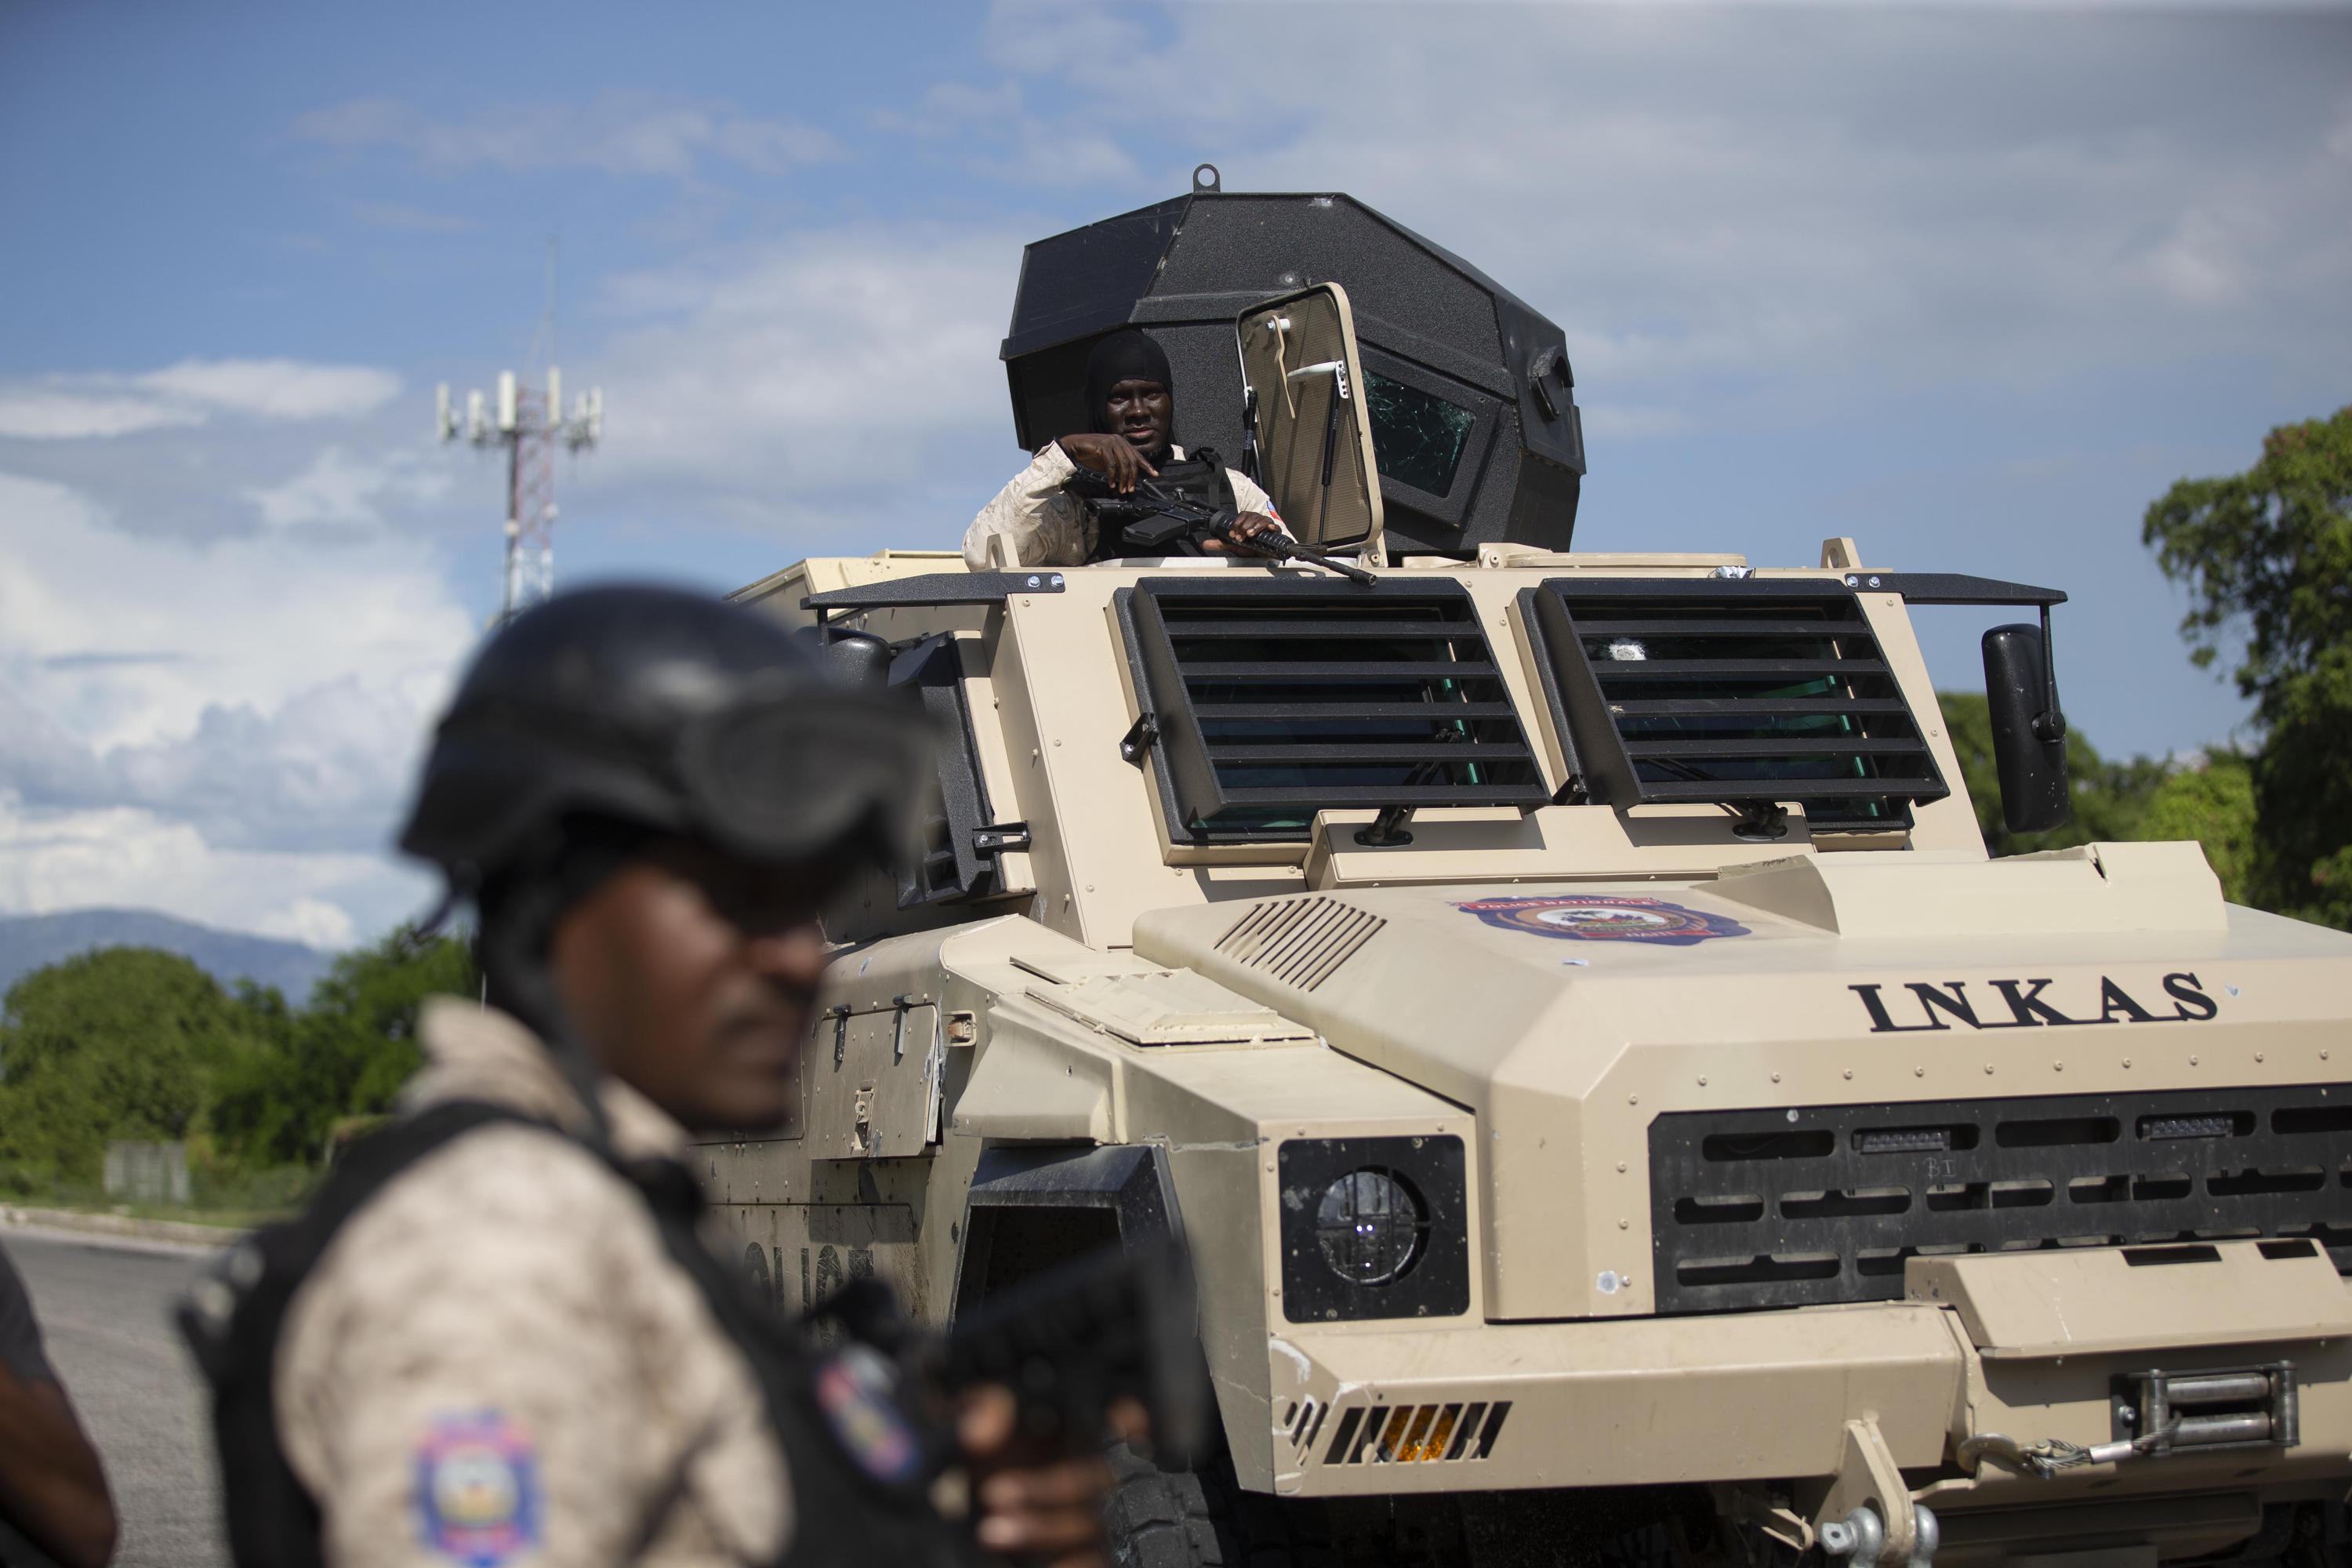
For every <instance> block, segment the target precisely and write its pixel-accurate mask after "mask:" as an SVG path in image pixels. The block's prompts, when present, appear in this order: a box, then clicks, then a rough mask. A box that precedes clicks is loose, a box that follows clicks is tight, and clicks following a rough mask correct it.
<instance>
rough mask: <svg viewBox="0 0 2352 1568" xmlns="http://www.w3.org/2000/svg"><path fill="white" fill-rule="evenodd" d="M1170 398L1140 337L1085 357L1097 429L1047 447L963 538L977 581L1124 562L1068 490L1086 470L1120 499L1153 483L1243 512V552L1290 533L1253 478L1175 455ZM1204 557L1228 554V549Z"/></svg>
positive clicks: (1111, 342) (1215, 543)
mask: <svg viewBox="0 0 2352 1568" xmlns="http://www.w3.org/2000/svg"><path fill="white" fill-rule="evenodd" d="M1174 388H1175V381H1174V378H1173V376H1172V375H1171V373H1170V371H1169V369H1168V354H1167V352H1166V351H1165V350H1163V349H1162V348H1160V345H1159V344H1158V343H1156V342H1152V341H1151V340H1150V338H1149V337H1147V336H1145V335H1144V334H1143V333H1141V332H1139V331H1136V330H1135V329H1134V328H1132V327H1126V328H1122V329H1120V330H1119V331H1116V332H1113V333H1111V334H1110V335H1109V336H1108V337H1107V338H1104V339H1103V340H1101V341H1100V342H1097V343H1096V344H1095V346H1094V349H1093V351H1092V352H1091V353H1088V354H1087V409H1088V410H1089V411H1090V412H1091V413H1092V414H1093V416H1094V421H1095V427H1094V428H1093V429H1092V430H1088V431H1083V432H1080V433H1079V434H1077V435H1074V436H1065V437H1062V438H1061V439H1060V440H1058V441H1049V442H1047V443H1046V444H1045V446H1044V447H1041V448H1039V449H1038V452H1037V456H1036V458H1035V460H1034V461H1033V462H1032V463H1030V465H1029V466H1028V467H1027V468H1024V469H1022V470H1021V472H1019V473H1017V474H1015V475H1013V481H1012V482H1011V483H1010V484H1008V485H1006V486H1005V487H1004V488H1003V489H1002V490H1000V491H998V492H997V495H996V499H995V500H992V501H990V502H989V503H988V504H987V505H986V506H984V507H982V508H981V510H980V515H979V516H978V517H975V518H973V519H972V521H971V528H969V529H967V530H966V531H964V536H963V558H964V563H965V564H966V565H968V566H970V567H971V569H972V570H973V571H975V572H987V571H992V570H995V569H998V568H1005V569H1009V568H1012V567H1014V566H1083V565H1085V564H1086V563H1088V562H1090V561H1107V560H1111V559H1113V558H1115V557H1117V556H1118V555H1119V554H1121V553H1122V550H1121V547H1120V542H1119V540H1118V537H1117V531H1116V530H1111V529H1105V528H1101V527H1099V526H1097V522H1096V520H1095V518H1094V516H1093V514H1092V513H1091V512H1090V511H1089V510H1088V509H1087V504H1086V502H1085V501H1083V500H1080V499H1079V498H1078V497H1076V496H1075V495H1073V494H1071V493H1070V491H1069V490H1068V489H1067V488H1066V487H1067V486H1068V484H1069V482H1070V479H1071V478H1072V476H1073V475H1075V474H1076V472H1077V470H1078V469H1079V468H1092V469H1093V470H1094V471H1095V472H1096V473H1097V474H1100V475H1102V476H1103V478H1104V479H1107V480H1108V481H1109V485H1110V489H1112V491H1113V492H1114V493H1116V494H1118V495H1129V494H1131V493H1133V491H1134V489H1135V487H1136V481H1137V479H1138V478H1139V476H1141V477H1149V478H1150V479H1153V480H1154V481H1155V482H1157V483H1158V484H1159V485H1160V486H1161V487H1163V488H1164V489H1168V490H1169V491H1171V493H1174V494H1176V495H1179V496H1181V497H1182V498H1183V499H1185V500H1190V501H1192V502H1195V503H1196V504H1199V505H1201V506H1203V507H1206V508H1208V509H1209V510H1212V511H1214V510H1218V509H1220V508H1229V509H1231V510H1235V511H1238V512H1240V513H1241V516H1240V518H1239V519H1238V520H1237V521H1236V522H1235V523H1234V539H1235V540H1236V541H1237V542H1241V543H1243V544H1246V543H1247V542H1249V541H1251V540H1253V539H1255V538H1258V537H1259V536H1261V535H1264V534H1284V533H1287V532H1288V530H1286V529H1285V528H1284V527H1283V526H1282V520H1281V518H1280V517H1278V516H1277V515H1276V513H1275V510H1274V501H1273V499H1272V498H1271V497H1269V496H1268V495H1267V494H1266V493H1265V490H1263V489H1259V488H1258V486H1257V485H1256V484H1255V482H1254V481H1253V480H1252V479H1250V477H1249V476H1248V475H1247V474H1243V473H1237V472H1235V471H1234V470H1233V469H1231V468H1226V467H1225V465H1224V462H1223V459H1222V458H1219V457H1218V456H1217V454H1216V453H1215V452H1213V451H1212V450H1210V449H1209V448H1208V447H1200V448H1199V449H1198V450H1196V451H1194V452H1193V453H1192V454H1191V455H1190V456H1189V457H1188V456H1187V455H1186V454H1185V451H1184V448H1183V447H1179V446H1178V445H1176V439H1175V428H1176V395H1175V390H1174ZM1200 548H1201V551H1202V552H1206V553H1209V554H1218V555H1222V554H1225V553H1228V550H1227V547H1226V545H1225V543H1224V542H1223V540H1216V539H1212V540H1209V541H1206V542H1203V543H1202V545H1201V547H1200ZM1155 553H1157V552H1155Z"/></svg>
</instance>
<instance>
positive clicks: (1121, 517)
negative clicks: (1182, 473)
mask: <svg viewBox="0 0 2352 1568" xmlns="http://www.w3.org/2000/svg"><path fill="white" fill-rule="evenodd" d="M1065 488H1066V489H1068V490H1069V491H1070V493H1072V494H1073V495H1076V496H1078V497H1081V498H1082V499H1084V500H1085V501H1086V502H1087V505H1088V506H1090V507H1092V508H1093V509H1094V512H1095V516H1096V518H1097V520H1098V521H1100V522H1101V524H1102V526H1104V527H1105V528H1113V527H1115V528H1117V529H1118V530H1119V539H1120V542H1122V543H1123V544H1124V545H1125V546H1126V549H1127V552H1129V553H1130V554H1135V555H1151V554H1165V553H1167V552H1168V550H1169V549H1170V547H1171V546H1174V545H1179V544H1183V543H1188V542H1189V543H1192V544H1195V545H1197V544H1199V543H1201V542H1202V541H1204V540H1210V539H1221V540H1223V541H1224V542H1226V543H1227V544H1230V545H1232V546H1233V547H1234V549H1235V550H1240V551H1246V552H1250V553H1253V554H1257V555H1270V556H1273V557H1274V558H1275V559H1276V560H1277V561H1304V562H1307V563H1309V564H1311V565H1316V566H1320V567H1322V568H1323V569H1324V570H1326V571H1328V572H1337V573H1338V574H1339V575H1340V576H1342V577H1345V578H1347V579H1348V580H1349V581H1350V582H1353V583H1362V584H1372V583H1376V582H1378V581H1379V579H1378V578H1377V577H1375V576H1373V575H1372V574H1370V572H1367V571H1365V570H1364V569H1363V568H1362V567H1361V566H1356V565H1352V564H1350V563H1348V562H1345V561H1338V560H1334V559H1333V558H1332V557H1330V556H1328V555H1322V554H1318V553H1317V552H1315V551H1312V550H1309V549H1307V547H1306V546H1305V545H1303V544H1301V543H1299V542H1297V540H1295V539H1292V538H1290V537H1289V536H1288V535H1286V534H1280V533H1276V534H1261V535H1259V536H1258V537H1257V538H1255V539H1252V540H1248V541H1246V542H1244V541H1243V540H1239V539H1235V538H1234V523H1235V522H1236V521H1239V519H1240V517H1241V514H1240V513H1239V512H1237V511H1235V510H1234V509H1233V508H1231V507H1205V506H1202V505H1201V504H1200V503H1199V502H1197V501H1192V500H1186V499H1184V498H1183V497H1182V496H1181V495H1178V494H1176V493H1175V492H1174V491H1173V490H1171V489H1167V488H1166V487H1164V486H1162V485H1160V484H1157V483H1155V482H1154V481H1153V480H1152V479H1151V478H1150V476H1149V475H1145V474H1139V475H1137V476H1136V479H1135V492H1134V493H1133V494H1132V495H1119V494H1117V493H1115V492H1114V491H1113V490H1112V489H1111V488H1110V481H1109V480H1108V479H1105V478H1104V477H1103V476H1102V475H1100V474H1097V473H1096V472H1095V471H1094V470H1093V469H1091V468H1080V469H1079V470H1078V471H1077V472H1076V474H1075V475H1073V476H1072V477H1071V479H1070V480H1069V482H1068V484H1067V485H1066V487H1065Z"/></svg>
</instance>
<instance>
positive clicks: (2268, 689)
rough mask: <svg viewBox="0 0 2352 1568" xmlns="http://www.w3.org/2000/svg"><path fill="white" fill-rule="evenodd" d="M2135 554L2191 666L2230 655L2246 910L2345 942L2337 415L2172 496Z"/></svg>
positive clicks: (2345, 587)
mask: <svg viewBox="0 0 2352 1568" xmlns="http://www.w3.org/2000/svg"><path fill="white" fill-rule="evenodd" d="M2141 538H2142V541H2143V542H2145V543H2147V545H2149V546H2150V547H2151V548H2153V549H2154V550H2155V551H2156V552H2157V562H2158V564H2159V565H2161V566H2162V567H2163V568H2164V571H2165V574H2166V575H2168V576H2169V577H2171V578H2172V579H2173V580H2174V581H2176V582H2179V583H2180V584H2184V585H2185V586H2186V587H2187V589H2188V591H2189V614H2188V616H2187V617H2186V618H2185V619H2183V620H2182V622H2181V625H2180V630H2181V635H2182V636H2183V637H2186V638H2187V639H2188V640H2189V645H2190V647H2191V648H2192V649H2193V650H2194V651H2193V652H2192V653H2191V655H2190V657H2191V658H2194V659H2195V660H2196V662H2197V663H2199V664H2200V665H2210V664H2212V663H2213V662H2214V661H2215V660H2216V659H2217V658H2221V655H2222V654H2223V652H2224V651H2225V650H2234V651H2235V653H2236V655H2237V658H2238V664H2237V668H2236V669H2235V670H2234V671H2233V674H2234V676H2235V678H2236V680H2237V683H2238V689H2239V690H2240V691H2241V692H2242V693H2243V694H2244V695H2245V696H2247V697H2250V698H2252V699H2253V700H2254V710H2255V714H2256V716H2257V718H2258V719H2259V720H2260V721H2261V724H2262V728H2263V746H2262V750H2261V752H2259V753H2258V754H2257V755H2256V756H2255V757H2254V758H2253V759H2252V763H2251V764H2250V766H2251V772H2250V780H2251V787H2252V796H2253V804H2254V835H2253V847H2252V858H2251V867H2250V869H2249V872H2248V881H2249V887H2250V890H2251V892H2252V898H2253V901H2255V902H2257V903H2261V904H2263V905H2265V906H2266V907H2269V908H2273V909H2276V910H2279V911H2280V912H2282V913H2284V914H2291V915H2294V916H2297V917H2299V918H2302V919H2305V920H2313V921H2324V922H2326V923H2327V924H2329V925H2335V926H2340V927H2343V928H2345V929H2347V930H2352V407H2347V408H2344V409H2340V410H2338V411H2337V412H2336V414H2335V415H2334V416H2331V417H2329V418H2326V419H2314V420H2308V421H2306V422H2305V423H2303V424H2300V425H2284V426H2279V427H2278V428H2277V429H2274V430H2273V431H2272V432H2271V433H2270V435H2269V436H2268V437H2265V438H2264V439H2263V454H2262V458H2261V459H2260V460H2259V461H2258V462H2256V463H2255V464H2254V466H2253V467H2252V468H2249V469H2247V470H2246V471H2245V472H2244V473H2242V474H2231V475H2228V476H2225V477H2223V478H2220V479H2183V480H2181V481H2180V482H2179V484H2176V485H2174V486H2173V487H2172V489H2170V490H2168V491H2167V492H2166V493H2165V495H2164V497H2163V499H2161V500H2158V501H2157V502H2156V504H2155V505H2153V506H2151V507H2149V508H2148V509H2147V520H2146V522H2145V524H2144V526H2143V529H2142V532H2141Z"/></svg>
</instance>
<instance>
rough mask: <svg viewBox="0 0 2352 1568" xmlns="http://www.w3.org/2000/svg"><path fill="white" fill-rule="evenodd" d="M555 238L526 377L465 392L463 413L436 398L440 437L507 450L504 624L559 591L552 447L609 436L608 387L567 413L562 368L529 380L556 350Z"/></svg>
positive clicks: (586, 444) (578, 446)
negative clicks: (540, 381)
mask: <svg viewBox="0 0 2352 1568" xmlns="http://www.w3.org/2000/svg"><path fill="white" fill-rule="evenodd" d="M556 247H557V240H556V238H555V237H552V236H551V237H549V240H548V249H547V306H546V309H545V310H544V311H543V312H542V313H541V316H540V321H539V327H538V329H537V330H536V331H533V333H532V334H531V345H530V353H529V354H528V355H526V357H525V360H524V365H525V369H524V372H523V374H521V375H518V374H515V373H514V372H513V371H510V370H502V371H500V372H499V379H498V381H497V383H496V394H495V399H494V400H492V399H486V398H485V397H484V396H483V395H482V394H481V393H479V392H468V393H467V394H466V412H465V415H464V417H463V419H462V420H461V419H460V418H459V416H458V414H457V407H456V405H454V404H453V403H452V402H451V400H450V396H449V384H448V383H446V382H443V383H442V384H441V385H440V386H439V387H438V388H437V389H436V393H435V395H434V414H433V430H434V435H435V436H436V438H438V439H440V440H442V441H455V440H458V439H460V438H461V437H462V438H463V439H464V440H465V441H466V443H467V445H468V446H473V447H505V448H506V452H507V515H506V527H505V532H506V561H505V568H504V574H503V579H502V582H501V586H500V590H499V625H501V626H503V625H505V624H506V623H507V622H508V621H509V620H511V619H513V618H514V615H515V612H516V611H518V610H520V609H521V608H522V607H523V606H524V605H529V604H532V603H535V602H537V601H539V600H541V599H544V598H546V597H547V596H548V595H551V594H552V593H554V592H555V448H556V447H558V446H562V447H563V448H564V449H565V450H566V451H572V452H584V451H587V450H589V449H591V448H593V447H596V446H598V445H599V444H601V443H602V442H603V440H604V388H602V387H590V388H589V389H588V390H587V391H586V392H584V393H582V394H581V395H579V396H578V397H576V398H575V399H574V400H573V402H572V411H571V412H570V413H569V414H566V413H565V412H564V410H563V372H562V370H561V369H559V368H558V367H557V366H556V365H554V364H553V363H550V364H549V365H548V367H547V383H546V389H545V390H544V391H541V390H540V389H539V388H537V387H534V386H532V385H530V382H529V379H528V378H529V377H530V372H531V371H533V370H535V369H537V367H538V361H539V356H540V350H541V343H542V342H544V344H545V346H546V349H547V353H548V356H549V358H550V359H552V358H553V356H554V351H555V323H556V315H555V301H556V294H555V283H556V270H555V264H556V254H557V249H556Z"/></svg>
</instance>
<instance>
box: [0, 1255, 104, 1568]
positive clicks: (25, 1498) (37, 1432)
mask: <svg viewBox="0 0 2352 1568" xmlns="http://www.w3.org/2000/svg"><path fill="white" fill-rule="evenodd" d="M12 1529H13V1530H14V1531H22V1532H23V1535H24V1537H25V1539H26V1540H27V1541H29V1542H34V1543H35V1544H36V1545H37V1547H38V1548H39V1549H40V1550H43V1551H46V1552H47V1553H48V1554H49V1556H50V1557H51V1558H53V1559H55V1560H56V1561H57V1562H58V1563H63V1564H65V1565H66V1568H100V1564H101V1563H105V1562H106V1561H107V1560H108V1559H109V1558H110V1557H112V1556H113V1555H114V1534H115V1525H114V1502H113V1500H112V1499H111V1498H110V1497H109V1496H108V1495H107V1490H106V1472H105V1471H104V1470H103V1469H101V1468H100V1467H99V1463H98V1455H97V1453H96V1452H95V1451H93V1450H92V1449H91V1447H90V1446H89V1438H87V1437H85V1436H82V1430H81V1423H80V1422H79V1420H77V1419H75V1417H74V1408H73V1402H72V1401H71V1400H68V1398H67V1397H66V1390H65V1384H62V1383H59V1382H58V1374H57V1373H55V1372H53V1371H52V1370H50V1367H49V1358H48V1355H47V1352H45V1351H44V1350H43V1349H42V1347H41V1328H40V1324H39V1322H38V1321H37V1320H36V1319H35V1318H34V1316H33V1299H32V1296H31V1294H30V1293H29V1292H27V1291H26V1289H25V1281H24V1279H23V1278H22V1277H21V1276H19V1275H18V1274H17V1272H16V1266H15V1265H14V1264H12V1263H10V1262H9V1261H8V1255H7V1254H6V1253H5V1252H0V1563H14V1562H16V1555H15V1554H14V1553H15V1543H14V1542H11V1541H10V1540H9V1535H10V1532H11V1530H12Z"/></svg>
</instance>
